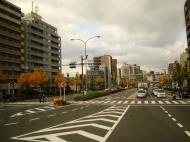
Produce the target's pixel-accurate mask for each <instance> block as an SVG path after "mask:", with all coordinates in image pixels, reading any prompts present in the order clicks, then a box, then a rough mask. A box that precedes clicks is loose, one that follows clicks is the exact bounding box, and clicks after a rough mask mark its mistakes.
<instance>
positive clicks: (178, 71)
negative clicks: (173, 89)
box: [172, 63, 187, 88]
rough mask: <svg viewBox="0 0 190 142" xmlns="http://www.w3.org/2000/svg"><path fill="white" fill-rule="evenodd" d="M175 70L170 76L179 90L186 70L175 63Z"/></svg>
mask: <svg viewBox="0 0 190 142" xmlns="http://www.w3.org/2000/svg"><path fill="white" fill-rule="evenodd" d="M175 66H176V67H175V69H174V72H173V75H172V79H173V81H174V82H176V83H177V84H178V86H179V87H180V88H181V87H182V86H183V82H184V80H185V76H186V74H187V70H186V68H185V67H183V66H182V65H181V64H179V63H175Z"/></svg>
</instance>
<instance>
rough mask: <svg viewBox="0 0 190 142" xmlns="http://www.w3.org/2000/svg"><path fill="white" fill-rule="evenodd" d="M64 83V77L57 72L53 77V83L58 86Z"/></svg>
mask: <svg viewBox="0 0 190 142" xmlns="http://www.w3.org/2000/svg"><path fill="white" fill-rule="evenodd" d="M64 82H65V79H64V75H63V74H61V73H60V72H58V73H57V75H56V77H55V80H54V83H55V84H56V85H58V84H59V83H64Z"/></svg>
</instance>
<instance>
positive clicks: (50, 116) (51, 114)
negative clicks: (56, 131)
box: [47, 114, 56, 117]
mask: <svg viewBox="0 0 190 142" xmlns="http://www.w3.org/2000/svg"><path fill="white" fill-rule="evenodd" d="M53 116H56V114H51V115H48V116H47V117H53Z"/></svg>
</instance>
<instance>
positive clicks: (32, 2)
mask: <svg viewBox="0 0 190 142" xmlns="http://www.w3.org/2000/svg"><path fill="white" fill-rule="evenodd" d="M33 8H34V2H33V1H32V12H33Z"/></svg>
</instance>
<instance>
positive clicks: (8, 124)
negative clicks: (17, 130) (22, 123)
mask: <svg viewBox="0 0 190 142" xmlns="http://www.w3.org/2000/svg"><path fill="white" fill-rule="evenodd" d="M16 124H18V122H14V123H7V124H4V125H5V126H10V125H16Z"/></svg>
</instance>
